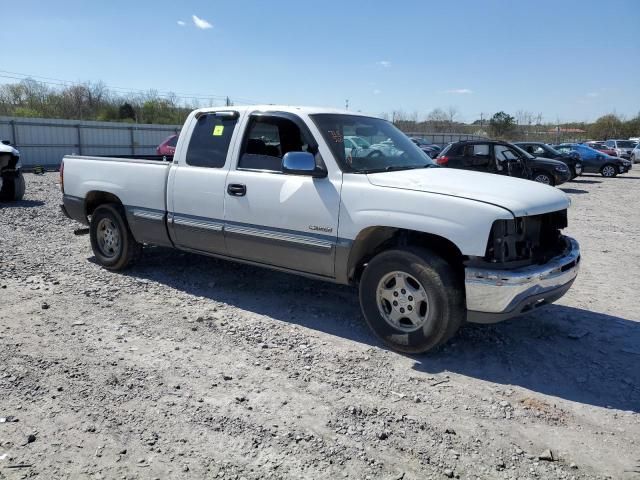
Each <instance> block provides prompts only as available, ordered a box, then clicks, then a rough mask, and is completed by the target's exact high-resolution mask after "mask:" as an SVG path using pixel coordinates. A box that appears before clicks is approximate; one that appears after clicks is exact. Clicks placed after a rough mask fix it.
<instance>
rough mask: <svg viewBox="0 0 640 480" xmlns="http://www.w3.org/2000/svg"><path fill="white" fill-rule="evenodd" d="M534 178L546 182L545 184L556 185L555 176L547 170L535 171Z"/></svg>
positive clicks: (539, 181)
mask: <svg viewBox="0 0 640 480" xmlns="http://www.w3.org/2000/svg"><path fill="white" fill-rule="evenodd" d="M533 180H534V181H536V182H538V183H544V184H545V185H552V186H553V185H555V181H554V180H553V177H552V176H551V175H549V174H548V173H546V172H534V174H533Z"/></svg>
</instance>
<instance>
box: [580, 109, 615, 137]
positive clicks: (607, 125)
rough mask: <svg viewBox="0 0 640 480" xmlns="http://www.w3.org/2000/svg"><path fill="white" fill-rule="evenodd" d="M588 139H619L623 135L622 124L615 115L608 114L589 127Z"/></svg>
mask: <svg viewBox="0 0 640 480" xmlns="http://www.w3.org/2000/svg"><path fill="white" fill-rule="evenodd" d="M588 132H589V137H591V138H594V139H596V140H608V139H610V138H620V137H621V136H622V134H623V123H622V120H620V119H619V118H618V116H617V115H615V114H613V113H610V114H609V115H604V116H602V117H600V118H599V119H597V120H596V121H595V122H594V123H592V124H591V125H590V126H589V129H588Z"/></svg>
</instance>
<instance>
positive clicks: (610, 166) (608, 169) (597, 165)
mask: <svg viewBox="0 0 640 480" xmlns="http://www.w3.org/2000/svg"><path fill="white" fill-rule="evenodd" d="M553 148H555V149H556V150H558V151H560V152H566V153H569V152H571V151H574V152H577V153H578V154H579V155H580V160H581V161H582V171H583V172H585V173H599V174H601V175H602V176H603V177H615V176H616V175H618V174H620V173H627V172H628V171H629V170H630V169H631V161H629V160H624V159H622V158H618V157H612V156H610V155H605V154H604V153H602V152H599V151H598V150H595V149H593V148H591V147H587V146H586V145H582V144H580V143H562V144H560V145H554V146H553Z"/></svg>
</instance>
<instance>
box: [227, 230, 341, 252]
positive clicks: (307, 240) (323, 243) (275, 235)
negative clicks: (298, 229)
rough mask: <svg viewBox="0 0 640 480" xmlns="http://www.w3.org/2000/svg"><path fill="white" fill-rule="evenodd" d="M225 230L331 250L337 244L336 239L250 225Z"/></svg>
mask: <svg viewBox="0 0 640 480" xmlns="http://www.w3.org/2000/svg"><path fill="white" fill-rule="evenodd" d="M224 231H225V232H229V233H231V234H235V235H246V236H251V237H259V238H263V239H265V240H275V241H281V242H288V243H296V244H299V245H303V246H306V247H312V248H317V249H321V250H331V248H332V247H333V246H334V245H335V241H334V242H330V241H328V240H320V239H317V238H312V237H310V236H306V235H295V234H294V235H292V234H287V233H281V232H275V231H271V230H267V229H265V228H264V227H263V228H253V227H249V226H246V227H239V226H236V225H227V226H225V228H224Z"/></svg>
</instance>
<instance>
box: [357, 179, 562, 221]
mask: <svg viewBox="0 0 640 480" xmlns="http://www.w3.org/2000/svg"><path fill="white" fill-rule="evenodd" d="M367 177H368V178H369V182H371V184H372V185H376V186H378V187H387V188H399V189H404V190H414V191H418V192H425V193H434V194H439V195H450V196H453V197H461V198H467V199H469V200H477V201H479V202H484V203H490V204H492V205H497V206H499V207H502V208H505V209H507V210H509V211H511V213H513V214H514V215H515V216H516V217H524V216H529V215H539V214H542V213H548V212H554V211H557V210H564V209H566V208H567V207H568V206H569V205H570V204H571V201H570V200H569V197H568V196H567V195H566V194H565V193H564V192H562V191H561V190H558V189H557V188H555V187H550V186H547V185H543V184H541V183H537V182H533V181H530V180H523V179H520V178H513V177H507V176H504V175H496V174H492V173H480V172H470V171H466V170H458V169H453V168H425V169H418V170H402V171H398V172H381V173H370V174H368V175H367Z"/></svg>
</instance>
